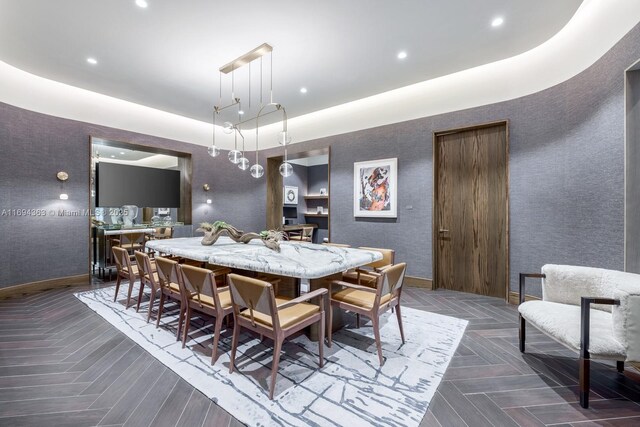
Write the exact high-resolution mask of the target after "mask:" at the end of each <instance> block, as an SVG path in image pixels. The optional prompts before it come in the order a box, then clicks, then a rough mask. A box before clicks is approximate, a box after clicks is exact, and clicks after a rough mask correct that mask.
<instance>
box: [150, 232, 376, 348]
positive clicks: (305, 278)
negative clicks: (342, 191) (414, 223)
mask: <svg viewBox="0 0 640 427" xmlns="http://www.w3.org/2000/svg"><path fill="white" fill-rule="evenodd" d="M201 241H202V237H183V238H174V239H163V240H150V241H149V242H147V245H146V246H147V248H149V249H152V250H154V251H156V252H159V253H164V254H169V255H172V256H176V257H181V258H186V259H189V260H193V261H197V262H200V263H202V265H203V266H204V265H206V264H213V265H216V266H223V267H229V268H231V269H233V270H236V271H238V270H239V271H240V272H249V273H258V274H259V273H263V274H267V275H273V276H278V277H282V278H291V279H292V280H293V284H294V286H293V288H294V292H295V295H292V296H293V297H295V296H298V295H300V294H301V293H303V292H305V291H307V292H309V291H312V290H315V289H318V288H320V287H327V284H328V281H330V280H336V279H340V278H341V277H342V273H343V272H345V271H347V270H349V269H352V268H357V267H361V266H363V265H366V264H369V263H372V262H375V261H379V260H381V259H382V254H381V253H380V252H377V251H372V250H365V249H357V248H344V247H338V246H331V245H319V244H315V243H308V242H290V241H282V242H280V250H279V251H277V250H273V249H269V248H268V247H266V246H265V245H264V244H263V243H262V241H260V240H258V239H256V240H251V241H250V242H249V243H237V242H235V241H234V240H233V239H231V238H229V237H227V236H221V237H219V238H218V240H217V241H216V242H215V243H214V244H213V245H203V244H202V243H201ZM333 314H334V316H333V319H334V322H333V326H332V327H333V329H334V330H335V329H339V328H340V327H342V325H343V320H342V313H341V312H340V310H338V309H335V310H334V313H333ZM316 332H317V331H315V328H313V329H312V330H311V331H310V334H309V336H310V338H311V339H312V340H313V339H317V333H316Z"/></svg>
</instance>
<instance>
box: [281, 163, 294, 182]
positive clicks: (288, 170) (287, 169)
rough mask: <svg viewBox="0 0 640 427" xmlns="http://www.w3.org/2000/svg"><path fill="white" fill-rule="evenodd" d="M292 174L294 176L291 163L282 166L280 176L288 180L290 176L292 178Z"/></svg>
mask: <svg viewBox="0 0 640 427" xmlns="http://www.w3.org/2000/svg"><path fill="white" fill-rule="evenodd" d="M291 174H293V166H291V163H289V162H284V163H282V164H281V165H280V175H282V176H284V177H285V178H286V177H288V176H291Z"/></svg>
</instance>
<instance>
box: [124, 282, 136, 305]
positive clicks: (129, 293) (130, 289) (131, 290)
mask: <svg viewBox="0 0 640 427" xmlns="http://www.w3.org/2000/svg"><path fill="white" fill-rule="evenodd" d="M133 285H135V280H129V291H128V292H127V305H126V307H125V309H127V308H129V306H130V305H131V292H133Z"/></svg>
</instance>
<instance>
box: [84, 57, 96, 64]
mask: <svg viewBox="0 0 640 427" xmlns="http://www.w3.org/2000/svg"><path fill="white" fill-rule="evenodd" d="M87 62H88V63H89V64H91V65H96V64H97V63H98V60H97V59H96V58H87Z"/></svg>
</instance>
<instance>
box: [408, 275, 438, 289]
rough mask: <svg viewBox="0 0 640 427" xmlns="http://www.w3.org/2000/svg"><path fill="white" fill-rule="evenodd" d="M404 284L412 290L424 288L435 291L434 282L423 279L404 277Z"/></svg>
mask: <svg viewBox="0 0 640 427" xmlns="http://www.w3.org/2000/svg"><path fill="white" fill-rule="evenodd" d="M404 284H405V285H406V286H409V287H411V288H424V289H430V290H433V281H432V280H431V279H425V278H423V277H414V276H404Z"/></svg>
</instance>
